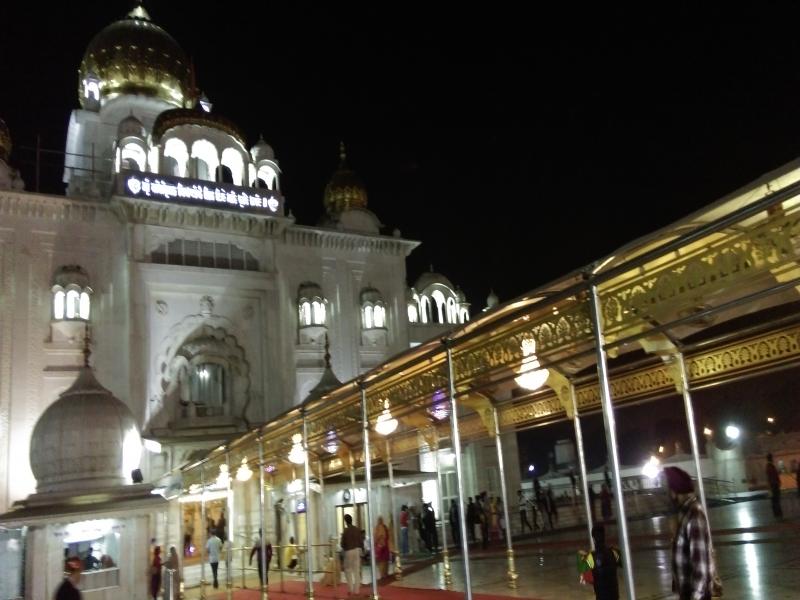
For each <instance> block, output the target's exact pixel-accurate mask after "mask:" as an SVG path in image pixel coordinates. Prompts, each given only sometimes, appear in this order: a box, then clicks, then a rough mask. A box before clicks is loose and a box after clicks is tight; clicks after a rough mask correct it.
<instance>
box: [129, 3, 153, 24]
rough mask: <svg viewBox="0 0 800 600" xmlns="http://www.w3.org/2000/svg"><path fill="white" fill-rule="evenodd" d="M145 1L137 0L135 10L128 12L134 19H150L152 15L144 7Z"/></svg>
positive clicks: (134, 5) (134, 4)
mask: <svg viewBox="0 0 800 600" xmlns="http://www.w3.org/2000/svg"><path fill="white" fill-rule="evenodd" d="M143 4H144V2H143V1H142V0H135V1H134V3H133V10H131V12H129V13H128V16H129V17H131V18H133V19H141V20H142V21H149V20H150V15H149V14H147V11H146V10H145V9H144V6H143Z"/></svg>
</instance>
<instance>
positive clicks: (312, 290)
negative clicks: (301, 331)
mask: <svg viewBox="0 0 800 600" xmlns="http://www.w3.org/2000/svg"><path fill="white" fill-rule="evenodd" d="M327 304H328V301H327V300H326V299H325V296H323V294H322V289H321V288H320V287H319V286H318V285H317V284H316V283H313V282H310V281H306V282H304V283H301V284H300V288H299V289H298V291H297V307H298V309H299V315H300V320H299V325H300V327H310V326H317V327H325V326H326V321H327Z"/></svg>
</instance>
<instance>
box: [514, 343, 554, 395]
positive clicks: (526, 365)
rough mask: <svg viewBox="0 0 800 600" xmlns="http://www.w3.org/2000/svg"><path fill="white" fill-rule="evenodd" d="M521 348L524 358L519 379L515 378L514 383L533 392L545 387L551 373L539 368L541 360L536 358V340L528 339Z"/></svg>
mask: <svg viewBox="0 0 800 600" xmlns="http://www.w3.org/2000/svg"><path fill="white" fill-rule="evenodd" d="M520 348H521V349H522V356H523V357H524V358H523V360H522V366H521V367H520V370H519V377H515V378H514V381H516V382H517V385H518V386H520V387H522V388H525V389H526V390H530V391H532V392H533V391H535V390H538V389H539V388H540V387H542V386H543V385H544V383H545V381H547V378H548V376H549V375H550V372H549V371H548V370H547V369H540V368H539V367H540V366H541V365H540V364H539V359H538V358H536V340H534V339H533V338H526V339H524V340H522V344H521V346H520Z"/></svg>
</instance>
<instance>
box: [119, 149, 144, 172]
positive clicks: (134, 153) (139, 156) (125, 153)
mask: <svg viewBox="0 0 800 600" xmlns="http://www.w3.org/2000/svg"><path fill="white" fill-rule="evenodd" d="M120 158H121V160H122V168H123V169H131V170H136V171H144V170H145V169H144V166H145V164H146V161H147V155H146V154H145V151H144V148H142V147H141V146H140V145H139V144H134V143H129V144H125V146H123V148H122V153H121V154H120Z"/></svg>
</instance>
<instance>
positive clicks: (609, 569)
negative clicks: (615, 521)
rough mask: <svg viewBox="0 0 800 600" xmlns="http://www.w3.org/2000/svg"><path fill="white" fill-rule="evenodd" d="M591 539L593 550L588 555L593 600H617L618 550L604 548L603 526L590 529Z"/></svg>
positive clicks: (604, 535)
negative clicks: (589, 558) (590, 566)
mask: <svg viewBox="0 0 800 600" xmlns="http://www.w3.org/2000/svg"><path fill="white" fill-rule="evenodd" d="M592 539H593V540H594V550H592V551H591V552H590V555H591V564H592V586H593V587H594V597H595V600H619V579H618V577H617V570H618V569H619V567H620V553H619V550H618V549H617V548H612V547H609V546H606V528H605V526H603V525H595V526H594V527H592Z"/></svg>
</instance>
